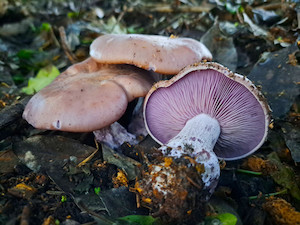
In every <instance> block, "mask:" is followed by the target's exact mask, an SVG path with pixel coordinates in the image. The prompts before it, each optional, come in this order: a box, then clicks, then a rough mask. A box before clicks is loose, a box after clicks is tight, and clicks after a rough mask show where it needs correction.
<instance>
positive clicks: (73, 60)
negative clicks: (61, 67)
mask: <svg viewBox="0 0 300 225" xmlns="http://www.w3.org/2000/svg"><path fill="white" fill-rule="evenodd" d="M58 31H59V36H60V41H61V46H62V48H63V50H64V52H65V54H66V55H67V57H68V59H69V60H70V62H71V63H72V64H75V63H77V62H78V58H77V57H76V55H74V54H73V52H72V51H71V49H70V47H69V45H68V42H67V37H66V32H65V28H64V27H59V28H58Z"/></svg>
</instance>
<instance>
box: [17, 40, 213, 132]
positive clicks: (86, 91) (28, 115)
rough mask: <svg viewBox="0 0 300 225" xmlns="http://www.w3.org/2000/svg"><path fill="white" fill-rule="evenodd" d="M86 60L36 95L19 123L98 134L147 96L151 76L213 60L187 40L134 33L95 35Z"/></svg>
mask: <svg viewBox="0 0 300 225" xmlns="http://www.w3.org/2000/svg"><path fill="white" fill-rule="evenodd" d="M90 55H91V57H90V58H88V59H87V60H85V61H83V62H81V63H78V64H75V65H73V66H71V67H69V68H68V69H67V70H66V71H65V72H63V73H62V74H61V75H59V76H58V77H57V78H56V79H55V80H54V81H53V82H52V83H51V84H50V85H48V86H47V87H45V88H44V89H42V90H41V91H39V92H38V93H37V94H35V95H34V96H33V97H32V98H31V99H30V101H29V103H28V104H27V106H26V108H25V110H24V113H23V118H24V119H25V120H27V121H28V122H29V123H30V124H31V125H33V126H34V127H36V128H40V129H50V130H62V131H71V132H90V131H94V130H97V129H101V128H103V127H106V126H109V125H110V124H112V123H113V122H115V121H117V120H118V119H120V117H121V116H122V115H123V114H124V112H125V110H126V108H127V105H128V102H130V101H132V100H133V99H135V98H137V97H143V96H145V95H146V93H147V92H148V91H149V89H150V88H151V86H152V85H153V83H154V82H155V81H156V78H155V77H157V76H158V75H157V74H156V73H160V74H176V73H178V72H179V70H180V69H182V68H183V67H184V66H187V65H189V64H192V63H195V62H198V61H200V60H202V59H211V57H212V56H211V53H210V52H209V50H208V49H207V48H206V47H205V46H204V45H203V44H202V43H200V42H198V41H196V40H193V39H190V38H173V37H163V36H156V35H138V34H130V35H125V34H124V35H115V34H107V35H103V36H100V37H98V38H97V39H96V40H95V41H94V42H93V43H92V45H91V47H90ZM183 56H184V57H183ZM183 59H184V60H183ZM155 72H156V73H155Z"/></svg>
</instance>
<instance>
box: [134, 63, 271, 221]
mask: <svg viewBox="0 0 300 225" xmlns="http://www.w3.org/2000/svg"><path fill="white" fill-rule="evenodd" d="M269 112H270V110H269V106H268V104H267V103H266V100H265V98H264V97H263V96H262V94H261V93H260V92H259V90H258V89H257V88H256V87H255V86H254V85H253V83H252V82H251V81H250V80H248V79H247V78H246V77H244V76H242V75H239V74H236V73H233V72H231V71H230V70H228V69H227V68H225V67H223V66H222V65H220V64H218V63H212V62H207V63H198V64H195V65H192V66H189V67H186V68H185V69H183V70H182V71H181V72H180V73H179V74H178V75H176V76H174V77H173V78H172V79H170V80H166V81H160V82H158V83H156V84H155V85H154V86H153V87H152V89H151V90H150V91H149V93H148V94H147V96H146V99H145V103H144V118H145V124H146V128H147V130H148V133H149V134H150V135H151V137H152V138H153V139H154V140H156V141H157V142H158V143H160V144H161V145H162V146H161V147H160V148H159V149H158V150H159V151H160V152H161V153H162V155H163V158H162V159H160V161H158V162H156V164H155V165H151V166H150V167H149V170H148V172H146V173H145V175H144V179H143V180H141V181H138V182H137V186H138V188H137V190H138V192H139V193H140V194H141V195H142V196H143V198H142V199H149V198H150V199H151V201H152V202H155V203H156V205H157V206H156V207H158V208H159V209H158V211H159V213H160V214H162V213H167V214H168V215H169V216H170V217H173V218H174V217H175V218H177V217H178V216H180V215H183V214H186V211H188V210H190V209H191V208H189V207H191V205H190V204H188V202H189V203H191V202H193V201H192V199H197V197H195V196H191V195H192V193H193V192H192V191H191V189H190V188H191V185H192V186H197V187H198V192H199V189H201V192H199V196H198V198H199V199H200V201H206V200H208V199H209V198H210V196H211V194H212V193H213V191H214V189H215V187H216V185H217V182H218V179H219V176H220V167H219V163H218V157H219V158H221V159H225V160H235V159H240V158H243V157H246V156H248V155H250V154H252V153H253V152H255V151H256V150H257V149H258V148H259V147H260V146H261V145H262V144H263V142H264V140H265V138H266V136H267V132H268V125H269V119H270V118H269ZM187 159H188V160H187ZM166 161H167V162H169V163H168V164H166ZM182 168H185V169H182ZM193 168H194V170H193ZM199 174H200V177H199ZM178 193H186V195H184V197H183V198H181V202H179V203H178V204H177V205H175V203H174V202H176V201H177V202H178V201H179V200H178V199H179V198H180V196H179V194H178ZM170 199H172V201H171V200H170ZM154 208H155V206H154Z"/></svg>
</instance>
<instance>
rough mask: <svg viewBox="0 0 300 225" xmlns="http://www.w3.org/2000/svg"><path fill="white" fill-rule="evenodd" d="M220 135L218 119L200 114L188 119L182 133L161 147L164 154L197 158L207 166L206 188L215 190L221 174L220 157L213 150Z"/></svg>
mask: <svg viewBox="0 0 300 225" xmlns="http://www.w3.org/2000/svg"><path fill="white" fill-rule="evenodd" d="M219 135H220V125H219V123H218V121H217V120H216V119H214V118H212V117H210V116H209V115H206V114H199V115H197V116H195V117H193V118H192V119H190V120H188V121H187V123H186V125H185V126H184V127H183V129H182V130H181V131H180V133H179V134H177V135H176V136H175V137H173V138H172V139H171V140H170V141H169V142H168V143H167V144H165V145H163V146H162V147H160V148H159V149H160V150H161V151H162V153H163V154H164V155H167V156H171V157H174V158H180V157H181V156H184V155H188V156H190V157H193V158H195V160H196V161H197V163H200V164H202V165H203V166H204V168H205V171H204V172H203V174H202V181H203V183H204V189H205V188H212V190H213V189H214V186H215V185H216V183H217V182H216V181H217V180H218V178H219V176H220V166H219V162H218V158H217V156H216V155H215V153H214V152H213V148H214V146H215V144H216V142H217V140H218V137H219ZM212 186H213V187H212Z"/></svg>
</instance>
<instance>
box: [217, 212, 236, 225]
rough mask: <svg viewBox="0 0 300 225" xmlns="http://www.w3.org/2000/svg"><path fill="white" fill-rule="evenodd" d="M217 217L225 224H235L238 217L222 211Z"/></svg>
mask: <svg viewBox="0 0 300 225" xmlns="http://www.w3.org/2000/svg"><path fill="white" fill-rule="evenodd" d="M217 218H218V219H219V220H220V221H221V222H222V224H223V225H235V224H236V222H237V218H236V216H235V215H233V214H231V213H222V214H219V215H218V216H217Z"/></svg>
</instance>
